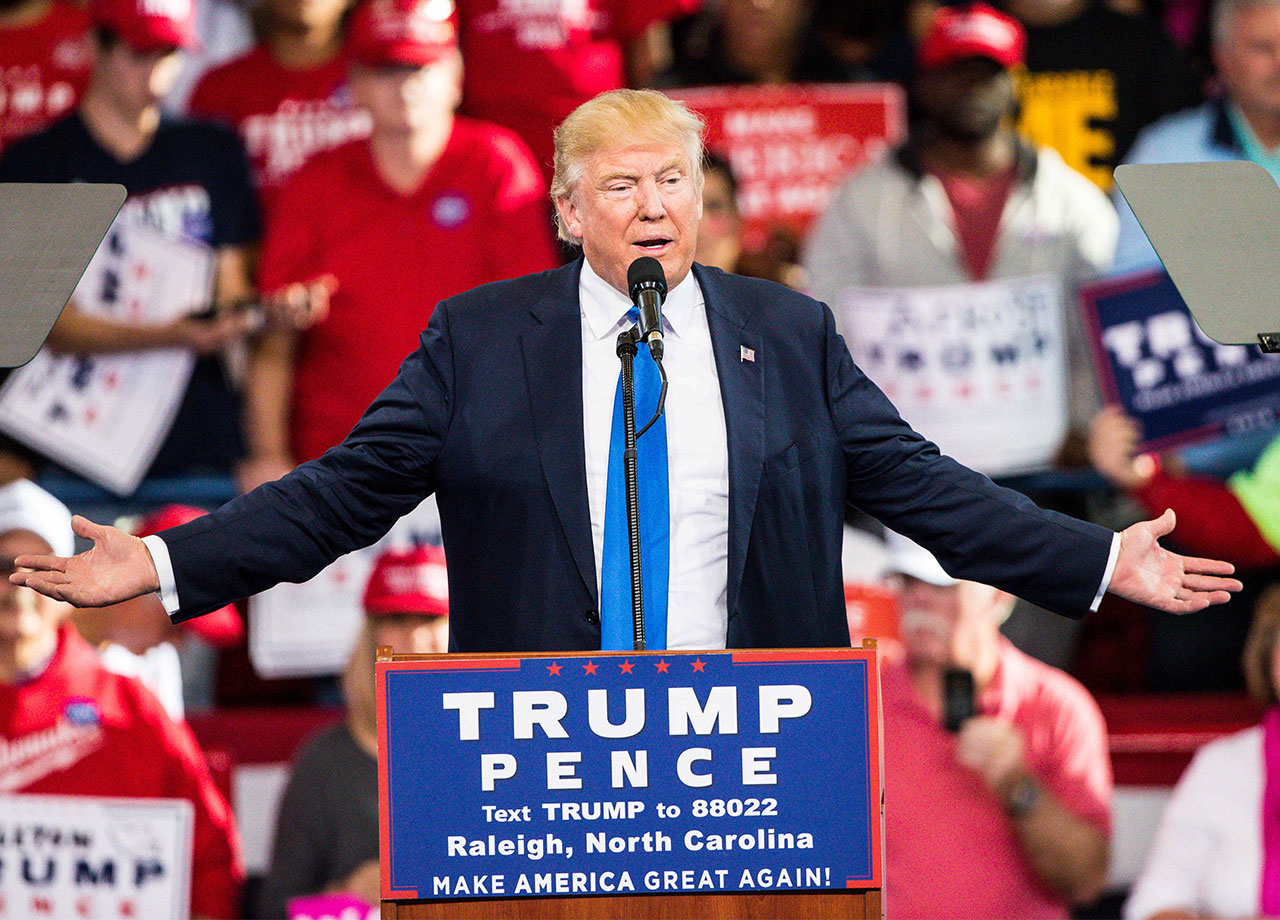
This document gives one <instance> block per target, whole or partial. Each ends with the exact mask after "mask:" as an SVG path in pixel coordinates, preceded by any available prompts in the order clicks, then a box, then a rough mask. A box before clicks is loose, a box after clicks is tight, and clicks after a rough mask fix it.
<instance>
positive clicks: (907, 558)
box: [885, 530, 959, 588]
mask: <svg viewBox="0 0 1280 920" xmlns="http://www.w3.org/2000/svg"><path fill="white" fill-rule="evenodd" d="M885 546H886V548H887V549H888V551H889V560H888V563H887V564H886V566H885V574H886V575H906V576H907V577H909V578H914V579H917V580H918V581H923V582H924V583H925V584H929V585H934V586H935V587H938V588H950V587H951V586H952V585H955V584H959V582H958V581H957V580H956V579H954V578H952V577H951V576H950V575H948V574H947V573H946V571H945V570H944V569H943V568H942V566H941V565H939V564H938V560H937V559H935V558H933V553H931V552H929V551H928V550H927V549H925V548H924V547H923V546H921V545H920V544H918V543H913V542H912V541H911V540H908V539H907V538H906V537H904V536H902V534H899V533H894V532H893V531H892V530H888V531H886V532H885Z"/></svg>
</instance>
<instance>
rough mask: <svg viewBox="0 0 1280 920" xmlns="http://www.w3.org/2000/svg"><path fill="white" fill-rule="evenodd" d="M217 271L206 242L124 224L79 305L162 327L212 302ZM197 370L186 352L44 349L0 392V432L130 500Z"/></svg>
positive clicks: (97, 260) (109, 241)
mask: <svg viewBox="0 0 1280 920" xmlns="http://www.w3.org/2000/svg"><path fill="white" fill-rule="evenodd" d="M213 270H214V263H213V256H212V253H211V252H210V250H209V248H208V247H207V246H204V245H202V244H198V243H194V242H187V241H182V240H175V239H170V238H168V237H164V236H161V235H160V234H159V233H158V232H156V231H155V230H152V229H150V228H149V227H146V226H144V225H141V224H136V223H122V222H121V221H120V219H119V218H117V221H116V224H115V225H114V226H112V228H111V230H110V231H108V233H107V237H106V239H105V240H103V243H102V245H101V246H99V247H98V251H97V252H96V253H95V254H94V257H93V261H91V262H90V263H89V267H88V269H86V270H85V273H84V277H83V278H81V279H80V284H79V285H78V286H77V287H76V291H75V294H74V295H73V300H74V302H75V304H76V306H77V307H79V309H80V310H81V311H82V312H84V313H86V314H91V315H93V316H101V317H106V318H110V319H117V320H130V321H137V322H146V323H163V322H167V321H169V320H172V319H176V318H177V317H179V316H183V315H186V314H189V313H192V312H196V311H199V310H202V309H204V308H206V307H207V306H208V305H209V303H210V298H211V295H212V291H213ZM194 365H195V357H194V355H193V354H192V353H191V352H190V351H189V350H187V349H183V348H165V349H155V350H149V351H144V352H124V353H119V354H98V355H69V354H68V355H57V354H54V353H53V352H51V351H50V350H49V349H48V348H43V349H41V351H40V353H39V354H37V355H36V356H35V358H34V359H33V360H32V361H31V362H30V363H29V364H27V365H25V366H24V367H21V368H19V369H18V370H16V371H15V372H14V373H13V374H12V375H11V376H10V377H9V379H8V380H7V381H6V382H5V385H4V387H3V388H2V389H0V429H2V430H3V431H5V432H6V433H8V434H10V435H12V436H13V437H15V438H17V439H18V440H20V441H22V442H23V443H25V444H28V445H29V446H31V447H33V448H34V449H35V450H37V451H39V452H40V453H41V454H43V455H45V456H47V457H50V458H51V459H53V460H56V461H57V462H58V463H61V464H62V465H63V466H65V467H67V468H68V469H72V470H75V471H76V472H77V473H79V474H80V475H82V476H85V477H86V478H88V479H91V480H93V481H94V482H96V483H98V484H99V485H102V486H104V487H105V488H107V489H110V490H111V491H113V492H116V493H117V494H120V495H129V494H131V493H132V492H133V491H134V490H135V489H137V487H138V483H139V482H141V481H142V477H143V475H145V473H146V471H147V469H148V468H149V467H150V466H151V462H152V460H154V459H155V456H156V452H157V451H158V450H159V449H160V445H161V443H163V441H164V439H165V436H166V435H168V433H169V428H170V426H172V424H173V419H174V416H175V414H176V413H177V411H178V406H179V404H180V403H181V400H182V396H183V394H184V393H185V392H186V388H187V381H188V380H189V379H190V377H191V370H192V368H193V367H194Z"/></svg>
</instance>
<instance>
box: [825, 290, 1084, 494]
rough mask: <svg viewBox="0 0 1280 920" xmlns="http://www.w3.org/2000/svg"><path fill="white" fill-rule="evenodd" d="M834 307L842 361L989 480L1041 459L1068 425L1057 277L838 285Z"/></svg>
mask: <svg viewBox="0 0 1280 920" xmlns="http://www.w3.org/2000/svg"><path fill="white" fill-rule="evenodd" d="M838 306H839V309H840V310H841V311H842V319H843V321H844V328H845V329H846V330H847V331H848V337H849V349H850V351H851V352H852V354H853V359H854V362H855V363H856V364H857V365H858V366H859V367H860V368H861V369H862V370H863V372H864V373H865V374H866V375H867V376H868V377H870V378H871V379H872V380H873V381H875V383H876V384H877V385H878V386H879V387H880V388H881V389H882V390H884V392H885V395H886V396H888V397H889V399H891V400H892V401H893V403H894V405H896V406H897V407H898V410H899V411H900V412H901V413H902V417H903V418H905V419H906V420H907V421H908V422H909V423H910V424H911V425H912V426H913V427H914V428H915V429H916V430H917V431H919V432H920V433H921V434H923V435H924V436H925V437H927V438H929V439H931V440H933V441H935V442H936V443H937V444H938V446H939V447H940V448H941V449H942V450H943V451H944V452H945V453H947V454H950V455H951V456H952V457H955V458H956V459H957V460H959V461H960V462H961V463H964V464H965V465H967V466H971V467H973V468H974V469H977V470H980V471H982V472H984V473H986V474H988V475H992V476H999V475H1007V474H1011V473H1017V472H1025V471H1028V470H1031V469H1035V468H1038V467H1043V466H1046V465H1048V464H1049V463H1051V462H1052V460H1053V458H1054V455H1055V454H1056V453H1057V451H1058V448H1059V446H1060V445H1061V444H1062V440H1063V438H1064V437H1065V436H1066V434H1067V427H1068V423H1069V418H1068V410H1067V362H1066V342H1065V335H1064V333H1063V326H1064V318H1063V314H1062V310H1063V303H1062V289H1061V285H1060V283H1059V282H1058V281H1056V280H1055V279H1053V278H1051V277H1047V276H1044V277H1042V276H1037V277H1028V278H1016V279H1008V280H1000V281H988V282H982V283H973V284H957V285H947V286H941V287H923V288H894V289H889V288H849V289H847V290H845V291H844V292H842V294H841V296H840V298H839V300H838Z"/></svg>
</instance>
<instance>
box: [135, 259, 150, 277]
mask: <svg viewBox="0 0 1280 920" xmlns="http://www.w3.org/2000/svg"><path fill="white" fill-rule="evenodd" d="M149 274H151V273H150V272H149V271H147V266H146V265H144V264H143V263H141V262H135V263H133V277H135V278H137V279H138V280H139V281H145V280H146V279H147V275H149Z"/></svg>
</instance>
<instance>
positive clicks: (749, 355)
mask: <svg viewBox="0 0 1280 920" xmlns="http://www.w3.org/2000/svg"><path fill="white" fill-rule="evenodd" d="M738 360H739V361H750V362H751V363H752V364H755V362H756V350H755V349H754V348H748V347H747V346H746V345H739V346H738Z"/></svg>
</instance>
